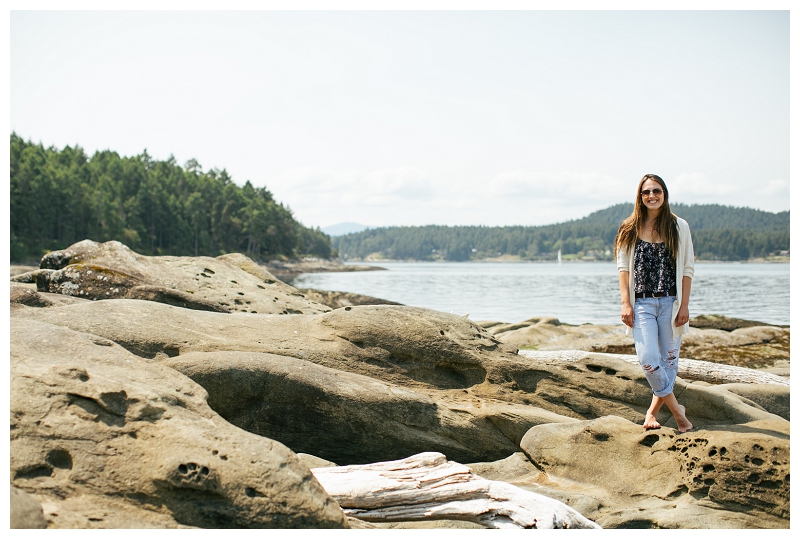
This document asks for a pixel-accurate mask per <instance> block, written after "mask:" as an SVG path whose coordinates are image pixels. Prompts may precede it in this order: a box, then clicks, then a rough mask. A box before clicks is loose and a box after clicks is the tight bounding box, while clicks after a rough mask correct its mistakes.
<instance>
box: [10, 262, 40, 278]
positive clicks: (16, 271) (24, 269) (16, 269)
mask: <svg viewBox="0 0 800 539" xmlns="http://www.w3.org/2000/svg"><path fill="white" fill-rule="evenodd" d="M37 269H39V268H38V267H37V266H24V265H19V264H11V278H12V279H13V278H14V277H16V276H17V275H22V274H23V273H28V272H31V271H35V270H37Z"/></svg>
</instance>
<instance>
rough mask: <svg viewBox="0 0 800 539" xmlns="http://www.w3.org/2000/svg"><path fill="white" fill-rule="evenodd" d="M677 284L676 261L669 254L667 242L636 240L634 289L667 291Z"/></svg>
mask: <svg viewBox="0 0 800 539" xmlns="http://www.w3.org/2000/svg"><path fill="white" fill-rule="evenodd" d="M675 286H676V282H675V261H674V260H672V257H671V256H669V252H668V251H667V246H666V244H664V243H663V242H661V243H650V242H649V241H643V240H640V239H638V240H636V250H635V251H634V258H633V291H634V292H636V293H639V292H651V293H652V292H662V293H667V292H669V291H670V289H672V288H675Z"/></svg>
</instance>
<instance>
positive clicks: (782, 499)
mask: <svg viewBox="0 0 800 539" xmlns="http://www.w3.org/2000/svg"><path fill="white" fill-rule="evenodd" d="M521 448H522V450H523V452H524V453H525V454H526V455H527V456H528V458H529V459H530V460H531V462H532V463H533V464H534V465H535V466H536V467H537V468H538V469H540V470H542V471H543V472H544V473H545V474H547V476H548V477H550V478H553V480H554V481H555V482H558V481H560V480H566V481H568V482H572V483H573V484H580V485H583V486H584V488H583V490H585V491H589V492H595V493H596V495H597V496H598V497H606V498H607V499H614V498H617V497H626V498H628V499H650V498H652V499H655V501H663V500H670V501H671V502H672V503H673V504H674V505H676V506H677V505H678V504H680V503H682V502H690V503H692V504H693V505H696V504H698V503H700V504H709V506H711V507H718V508H720V509H723V510H727V511H742V510H743V509H745V510H746V511H747V512H748V513H749V514H750V516H751V517H755V518H758V519H760V521H761V522H762V524H763V525H766V526H767V527H786V526H788V523H789V423H788V422H787V421H783V420H780V419H778V420H762V421H754V422H752V423H746V424H742V425H726V426H724V427H721V426H720V427H707V428H704V429H696V430H695V431H691V432H687V433H683V434H680V433H678V432H677V431H675V430H673V429H667V428H661V429H656V430H649V431H646V430H644V429H642V428H641V426H639V425H635V424H633V423H631V422H629V421H626V420H625V419H622V418H620V417H616V416H608V417H601V418H598V419H594V420H590V421H585V422H580V423H569V424H567V423H564V424H549V425H541V426H537V427H534V428H532V429H531V430H530V431H529V432H528V433H527V434H526V435H525V437H524V438H523V440H522V444H521ZM601 499H602V498H601ZM655 506H656V507H662V508H663V504H661V503H655ZM623 512H624V511H623ZM602 513H603V512H599V514H598V518H597V520H596V521H597V522H598V524H600V525H601V526H604V527H605V526H606V525H607V524H610V525H611V526H610V527H613V526H616V525H619V524H620V522H614V519H613V518H611V519H610V520H609V521H608V522H604V519H603V517H602ZM616 513H617V516H620V514H621V513H620V508H617V509H616ZM587 516H590V518H593V517H592V516H591V515H587ZM629 516H630V515H628V517H629ZM675 516H676V515H666V518H665V519H664V521H663V522H661V521H660V520H659V519H660V516H659V514H658V513H657V512H649V514H648V513H644V514H642V515H641V517H642V519H643V520H647V521H648V522H649V523H650V525H648V526H647V527H671V526H672V525H674V524H675V523H676V520H675ZM670 519H672V520H670ZM629 523H630V522H629ZM681 527H705V526H704V525H703V523H701V522H694V523H692V522H684V523H683V525H682V526H681Z"/></svg>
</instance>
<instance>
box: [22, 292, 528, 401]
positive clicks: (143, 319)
mask: <svg viewBox="0 0 800 539" xmlns="http://www.w3.org/2000/svg"><path fill="white" fill-rule="evenodd" d="M12 316H18V317H24V318H31V319H37V320H41V321H44V322H48V323H52V324H56V325H62V326H65V327H69V328H71V329H74V330H76V331H81V332H89V333H94V334H97V335H102V336H104V337H106V338H108V339H110V340H112V341H114V342H117V343H118V344H120V345H122V346H124V347H125V348H127V349H128V350H130V351H131V352H133V353H135V354H137V355H139V356H141V357H146V358H153V357H155V356H156V355H159V357H173V356H176V355H179V354H185V353H187V352H193V351H197V352H209V351H223V350H224V351H242V352H265V353H272V354H277V355H286V356H291V357H296V358H298V359H305V360H308V361H311V362H314V363H317V364H319V365H323V366H326V367H331V368H335V369H341V370H345V371H348V372H353V373H357V374H364V375H367V376H372V377H375V378H377V379H380V380H384V381H389V382H395V383H400V384H404V385H416V386H426V387H430V388H437V389H463V388H468V387H471V386H473V385H476V384H481V383H483V382H484V381H485V380H486V379H487V370H486V369H487V367H488V366H489V365H494V364H495V363H497V365H496V367H492V369H493V371H496V376H497V377H499V378H498V379H500V378H502V377H505V376H506V373H505V372H504V369H503V367H504V366H505V364H506V363H507V362H517V361H518V356H517V354H516V348H513V347H509V346H505V345H503V344H502V343H499V342H498V341H497V340H495V339H492V338H491V336H489V335H488V334H486V333H485V332H481V328H479V327H477V326H476V325H475V324H473V323H472V322H470V321H469V320H467V319H465V318H463V317H461V316H456V315H451V314H446V313H440V312H438V311H432V310H429V309H421V308H417V307H400V306H388V305H387V306H383V305H379V306H363V307H345V308H344V309H337V310H335V311H331V312H328V313H324V314H320V315H313V316H292V317H284V316H274V315H266V316H262V315H253V314H244V313H234V314H229V315H225V314H220V313H211V312H202V311H196V310H189V309H181V308H176V307H172V306H169V305H163V304H159V303H153V302H147V301H138V300H107V301H99V302H91V303H83V304H80V305H68V306H64V307H60V308H58V309H52V308H51V309H28V308H21V309H17V310H15V311H14V312H13V313H12ZM484 363H486V366H484ZM494 376H495V375H493V377H494Z"/></svg>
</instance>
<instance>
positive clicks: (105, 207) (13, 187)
mask: <svg viewBox="0 0 800 539" xmlns="http://www.w3.org/2000/svg"><path fill="white" fill-rule="evenodd" d="M10 213H11V260H31V259H38V258H40V257H41V256H42V255H43V254H45V253H46V252H48V251H51V250H57V249H64V248H66V247H68V246H69V245H71V244H73V243H75V242H77V241H80V240H83V239H87V238H88V239H92V240H94V241H98V242H104V241H109V240H118V241H120V242H122V243H124V244H126V245H127V246H128V247H130V248H131V249H133V250H134V251H136V252H139V253H142V254H147V255H179V256H181V255H194V256H199V255H207V256H218V255H220V254H224V253H230V252H241V253H244V254H246V255H247V256H249V257H251V258H253V259H255V260H263V259H269V258H273V257H276V256H280V255H283V256H298V255H313V256H318V257H325V258H327V257H330V256H332V255H335V253H334V252H333V251H332V249H331V243H330V237H328V236H327V235H326V234H324V233H323V232H322V231H321V230H319V228H308V227H305V226H303V225H302V224H300V223H299V222H298V221H296V220H295V219H294V217H293V216H292V212H291V210H290V209H289V208H287V207H285V206H284V205H283V204H281V203H278V202H276V201H275V199H274V198H273V196H272V193H270V192H269V191H268V190H267V189H266V188H263V187H254V186H253V185H252V184H251V183H250V182H249V181H247V182H246V183H245V184H244V186H242V187H239V186H238V185H236V184H235V183H234V182H233V180H232V178H231V177H230V176H229V175H228V173H227V171H225V170H224V169H223V170H217V169H211V170H208V171H205V172H204V171H203V170H202V168H201V166H200V164H199V163H198V162H197V161H196V160H194V159H191V160H189V161H188V162H186V163H185V164H184V166H183V167H181V166H179V165H178V164H177V163H176V161H175V158H174V157H172V156H170V158H169V159H167V160H165V161H159V160H155V159H153V158H151V157H150V156H149V155H148V154H147V150H145V151H144V152H142V154H140V155H137V156H133V157H121V156H120V155H119V154H117V153H116V152H113V151H110V150H106V151H98V152H95V154H94V155H93V156H92V157H91V158H89V157H88V156H87V155H86V153H85V152H84V151H83V149H81V148H80V147H79V146H75V147H70V146H66V147H65V148H64V149H63V150H58V149H56V148H54V147H49V148H45V147H44V146H42V144H41V143H39V144H34V143H32V142H31V141H25V140H23V139H22V138H21V137H19V136H18V135H16V134H15V133H12V134H11V177H10Z"/></svg>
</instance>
